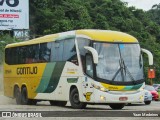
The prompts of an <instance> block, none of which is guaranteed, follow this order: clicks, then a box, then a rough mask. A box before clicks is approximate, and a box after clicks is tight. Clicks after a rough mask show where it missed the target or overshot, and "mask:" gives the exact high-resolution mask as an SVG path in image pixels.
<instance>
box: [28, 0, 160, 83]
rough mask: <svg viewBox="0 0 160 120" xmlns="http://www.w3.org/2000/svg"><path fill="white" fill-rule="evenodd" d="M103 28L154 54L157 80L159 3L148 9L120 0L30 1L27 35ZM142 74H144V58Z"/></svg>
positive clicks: (159, 68) (159, 67)
mask: <svg viewBox="0 0 160 120" xmlns="http://www.w3.org/2000/svg"><path fill="white" fill-rule="evenodd" d="M85 28H86V29H105V30H116V31H122V32H126V33H128V34H131V35H133V36H135V37H136V38H137V39H138V40H139V42H140V44H141V47H142V48H146V49H148V50H150V51H151V52H152V53H153V55H154V66H155V69H156V79H154V81H155V82H158V81H160V60H159V59H160V4H159V5H154V6H153V8H152V9H151V10H150V11H147V12H145V11H143V10H141V9H136V8H134V7H129V8H128V7H127V3H123V2H121V1H120V0H30V31H31V32H30V34H31V37H39V36H43V35H46V34H51V33H52V34H53V33H57V32H63V31H68V30H75V29H85ZM144 56H145V58H144V60H145V65H146V67H145V73H147V69H148V68H147V67H148V66H147V64H148V61H147V57H146V55H144Z"/></svg>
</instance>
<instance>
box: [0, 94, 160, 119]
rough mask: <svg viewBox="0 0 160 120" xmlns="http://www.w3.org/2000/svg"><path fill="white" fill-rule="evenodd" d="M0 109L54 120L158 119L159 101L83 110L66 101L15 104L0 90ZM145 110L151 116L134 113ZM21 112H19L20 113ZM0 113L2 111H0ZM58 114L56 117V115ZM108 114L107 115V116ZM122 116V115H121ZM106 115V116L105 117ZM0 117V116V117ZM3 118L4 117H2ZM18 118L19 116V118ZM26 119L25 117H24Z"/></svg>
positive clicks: (141, 112) (91, 107) (88, 107)
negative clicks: (60, 105)
mask: <svg viewBox="0 0 160 120" xmlns="http://www.w3.org/2000/svg"><path fill="white" fill-rule="evenodd" d="M0 111H1V112H4V111H12V112H17V111H19V112H22V113H23V112H27V111H28V112H35V113H36V112H40V114H42V117H47V119H52V118H55V119H56V120H59V119H64V118H65V119H70V120H75V119H84V120H88V119H91V120H93V119H95V120H97V119H105V120H106V119H107V120H110V119H112V118H113V117H114V116H116V117H114V119H117V120H119V119H122V120H125V119H126V120H128V118H129V119H131V120H135V119H140V118H141V119H142V120H143V119H145V120H150V119H154V120H155V119H157V120H158V119H159V118H160V101H152V103H151V104H150V105H145V104H144V103H136V104H131V105H127V106H125V107H124V108H123V109H122V110H119V111H118V110H112V109H111V108H110V107H109V106H107V105H87V108H86V109H83V110H77V109H72V108H71V106H70V103H67V106H65V107H59V106H50V104H49V102H48V101H43V102H39V103H38V104H37V105H36V106H33V105H16V103H15V99H11V98H7V97H5V96H4V95H3V92H0ZM43 111H45V112H43ZM157 111H158V117H154V115H156V114H157ZM144 112H146V114H148V113H151V114H153V116H151V117H148V116H145V117H142V116H141V117H138V118H137V117H136V116H135V115H134V114H135V113H136V114H143V113H144ZM22 113H21V114H22ZM1 114H2V113H1ZM57 116H58V117H57ZM107 116H109V117H107ZM121 116H122V117H121ZM125 116H126V117H125ZM106 117H107V118H106ZM0 119H1V118H0ZM2 119H4V118H2ZM19 119H20V118H19ZM24 119H27V118H24ZM34 119H35V120H37V119H38V120H41V119H42V120H43V119H46V118H34Z"/></svg>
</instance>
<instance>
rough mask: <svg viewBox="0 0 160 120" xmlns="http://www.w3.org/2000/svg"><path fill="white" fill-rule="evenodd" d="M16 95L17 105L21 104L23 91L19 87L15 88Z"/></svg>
mask: <svg viewBox="0 0 160 120" xmlns="http://www.w3.org/2000/svg"><path fill="white" fill-rule="evenodd" d="M14 96H15V98H16V103H17V105H20V104H21V92H20V90H19V88H18V87H16V88H15V91H14Z"/></svg>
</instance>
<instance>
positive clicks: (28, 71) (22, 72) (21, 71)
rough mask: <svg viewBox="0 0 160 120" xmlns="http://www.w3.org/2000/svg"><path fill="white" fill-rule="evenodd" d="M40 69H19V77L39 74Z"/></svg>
mask: <svg viewBox="0 0 160 120" xmlns="http://www.w3.org/2000/svg"><path fill="white" fill-rule="evenodd" d="M37 72H38V68H37V67H36V66H35V67H18V68H17V75H26V74H37Z"/></svg>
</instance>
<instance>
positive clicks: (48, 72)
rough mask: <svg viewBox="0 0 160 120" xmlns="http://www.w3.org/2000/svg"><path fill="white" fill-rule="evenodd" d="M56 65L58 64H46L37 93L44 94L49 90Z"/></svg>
mask: <svg viewBox="0 0 160 120" xmlns="http://www.w3.org/2000/svg"><path fill="white" fill-rule="evenodd" d="M55 64H56V62H54V63H47V64H46V67H45V70H44V73H43V76H42V79H41V82H40V84H39V86H38V88H37V89H36V92H37V93H43V92H44V91H45V90H46V89H47V86H48V84H49V81H50V79H51V76H52V73H53V70H54V67H55Z"/></svg>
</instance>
